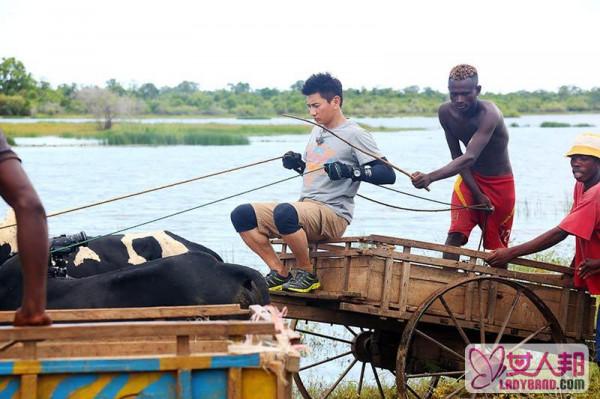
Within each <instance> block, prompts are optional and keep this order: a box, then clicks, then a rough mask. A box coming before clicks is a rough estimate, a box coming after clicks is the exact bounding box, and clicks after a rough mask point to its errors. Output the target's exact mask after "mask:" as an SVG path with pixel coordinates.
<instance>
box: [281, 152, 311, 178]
mask: <svg viewBox="0 0 600 399" xmlns="http://www.w3.org/2000/svg"><path fill="white" fill-rule="evenodd" d="M281 161H282V162H283V167H284V168H286V169H292V170H295V171H296V172H298V173H300V174H302V173H304V168H305V167H306V164H305V163H304V161H303V160H302V155H300V154H298V153H297V152H293V151H288V152H286V153H285V154H283V157H282V158H281Z"/></svg>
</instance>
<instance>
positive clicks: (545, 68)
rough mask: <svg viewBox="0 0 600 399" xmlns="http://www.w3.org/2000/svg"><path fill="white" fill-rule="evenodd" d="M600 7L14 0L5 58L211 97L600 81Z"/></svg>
mask: <svg viewBox="0 0 600 399" xmlns="http://www.w3.org/2000/svg"><path fill="white" fill-rule="evenodd" d="M598 21H600V0H564V1H563V0H544V1H538V0H502V1H500V0H496V1H489V0H473V1H471V0H465V1H452V0H413V1H405V0H388V1H383V0H362V1H354V0H345V1H338V0H322V1H296V0H268V1H267V0H265V1H262V0H254V1H251V0H218V1H199V0H189V1H185V0H162V1H153V0H145V1H137V0H102V1H98V0H83V1H82V0H78V1H73V0H51V1H48V0H0V58H3V57H16V58H17V59H19V60H20V61H22V62H23V63H24V64H25V66H26V68H27V70H28V71H29V72H31V73H32V75H33V76H34V78H36V79H38V80H40V79H43V80H45V81H48V82H50V83H51V84H52V85H53V86H56V85H58V84H61V83H71V82H75V83H77V84H80V85H99V86H104V84H105V82H106V81H107V80H108V79H111V78H114V79H116V80H117V81H119V82H121V83H122V84H123V85H125V86H129V85H140V84H143V83H146V82H152V83H154V84H155V85H157V86H158V87H162V86H175V85H177V84H178V83H180V82H181V81H184V80H188V81H193V82H196V83H198V84H199V87H200V88H201V89H203V90H211V89H217V88H225V87H227V84H228V83H237V82H247V83H250V85H251V87H252V88H262V87H275V88H279V89H287V88H289V87H290V85H291V84H293V83H294V82H296V81H298V80H305V79H306V78H307V77H308V76H309V75H310V74H312V73H315V72H321V71H328V72H331V73H332V74H334V75H335V76H337V77H338V78H339V79H340V80H341V81H342V83H343V85H344V87H345V88H350V87H352V88H362V87H366V88H375V87H378V88H384V87H392V88H395V89H401V88H404V87H407V86H411V85H418V86H420V87H431V88H434V89H437V90H440V91H445V90H446V83H447V80H446V79H447V76H448V72H449V70H450V68H451V67H452V66H454V65H456V64H459V63H469V64H472V65H474V66H475V67H477V69H478V71H479V77H480V83H481V84H482V86H483V91H484V92H485V91H492V92H501V93H506V92H511V91H517V90H538V89H544V90H552V91H555V90H557V89H558V88H559V87H560V86H562V85H575V86H579V87H581V88H583V89H590V88H592V87H600V43H599V42H600V40H599V39H600V30H599V28H598Z"/></svg>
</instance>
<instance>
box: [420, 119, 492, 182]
mask: <svg viewBox="0 0 600 399" xmlns="http://www.w3.org/2000/svg"><path fill="white" fill-rule="evenodd" d="M440 118H441V116H440ZM499 121H500V113H499V112H498V110H496V109H494V108H490V109H487V110H486V114H485V115H484V117H483V120H482V121H481V124H480V126H479V129H477V131H476V132H475V133H474V134H473V137H471V140H470V141H469V143H468V144H467V147H466V149H465V153H464V154H462V155H460V156H458V157H456V158H455V159H453V160H452V161H451V162H450V163H448V164H447V165H446V166H443V167H441V168H440V169H437V170H434V171H433V172H431V173H421V172H415V173H413V174H412V179H413V181H412V182H413V185H414V186H415V187H416V188H426V187H427V186H429V185H430V184H431V183H433V182H434V181H438V180H442V179H446V178H448V177H451V176H454V175H456V174H458V173H460V172H461V171H463V170H465V169H469V168H471V167H472V166H473V165H474V164H475V162H476V161H477V158H479V155H481V152H482V151H483V149H484V148H485V146H486V145H487V144H488V143H489V141H490V139H491V138H492V134H493V133H494V129H495V128H496V126H497V124H498V122H499ZM452 137H454V136H452ZM454 140H456V142H457V143H458V139H456V138H455V137H454ZM459 148H460V147H459ZM469 188H470V187H469Z"/></svg>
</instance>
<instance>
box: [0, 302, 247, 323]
mask: <svg viewBox="0 0 600 399" xmlns="http://www.w3.org/2000/svg"><path fill="white" fill-rule="evenodd" d="M48 314H49V315H50V317H51V318H52V321H53V322H69V321H71V322H76V321H103V320H115V321H116V320H146V319H180V318H204V317H217V316H249V315H250V311H249V310H247V309H241V308H240V305H239V304H226V305H194V306H162V307H150V308H109V309H103V308H99V309H59V310H48ZM13 318H14V312H13V311H0V323H1V324H7V323H12V321H13Z"/></svg>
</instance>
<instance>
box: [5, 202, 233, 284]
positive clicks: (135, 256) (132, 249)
mask: <svg viewBox="0 0 600 399" xmlns="http://www.w3.org/2000/svg"><path fill="white" fill-rule="evenodd" d="M14 222H15V218H14V213H13V212H12V211H9V212H8V214H7V216H6V218H5V220H4V221H3V222H2V223H1V224H0V265H1V264H3V263H4V262H6V260H8V259H9V258H10V257H12V256H14V255H15V254H17V253H18V247H17V230H16V227H14V226H13V227H8V228H2V227H1V226H8V225H11V224H14ZM82 235H83V234H82V233H79V234H75V235H72V236H60V237H54V238H52V239H50V244H49V245H50V247H51V249H54V250H56V251H54V253H51V259H50V260H51V266H52V265H54V266H56V267H61V268H64V270H63V271H62V272H63V273H66V275H68V276H69V277H74V278H79V277H86V276H92V275H95V274H100V273H105V272H108V271H112V270H117V269H121V268H124V267H128V266H137V265H141V264H143V263H145V262H148V261H151V260H154V259H160V258H166V257H169V256H174V255H181V254H184V253H187V252H204V253H207V254H209V255H212V256H214V257H215V258H216V259H217V260H218V261H220V262H222V261H223V259H222V258H221V257H220V256H219V254H217V253H216V252H214V251H213V250H212V249H210V248H207V247H205V246H203V245H200V244H198V243H195V242H192V241H189V240H186V239H185V238H183V237H180V236H178V235H176V234H173V233H171V232H170V231H165V230H161V231H153V232H144V233H127V234H114V235H109V236H105V237H99V238H97V239H94V237H85V235H83V237H81V236H82ZM71 238H72V239H71ZM85 238H91V241H90V242H89V243H87V244H85V245H81V246H76V247H74V248H70V249H67V250H61V248H64V247H66V246H68V245H69V244H75V243H76V242H78V241H82V240H84V239H85ZM57 263H58V264H57ZM52 274H53V273H51V275H52Z"/></svg>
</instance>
